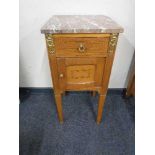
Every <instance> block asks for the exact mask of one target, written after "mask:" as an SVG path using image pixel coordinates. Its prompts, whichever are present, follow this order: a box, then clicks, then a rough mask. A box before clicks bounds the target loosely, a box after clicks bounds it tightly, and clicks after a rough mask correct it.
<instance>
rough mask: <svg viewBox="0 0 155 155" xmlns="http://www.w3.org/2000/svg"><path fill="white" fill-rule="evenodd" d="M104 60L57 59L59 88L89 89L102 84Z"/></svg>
mask: <svg viewBox="0 0 155 155" xmlns="http://www.w3.org/2000/svg"><path fill="white" fill-rule="evenodd" d="M105 59H106V58H57V64H58V73H59V83H60V88H61V89H63V90H67V89H74V88H76V89H77V90H78V89H79V90H80V89H87V88H88V89H89V87H99V86H101V83H102V76H103V72H104V65H105Z"/></svg>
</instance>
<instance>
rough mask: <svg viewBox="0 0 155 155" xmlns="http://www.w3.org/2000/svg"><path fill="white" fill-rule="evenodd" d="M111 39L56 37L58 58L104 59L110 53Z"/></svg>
mask: <svg viewBox="0 0 155 155" xmlns="http://www.w3.org/2000/svg"><path fill="white" fill-rule="evenodd" d="M108 43H109V37H74V36H73V37H65V35H64V37H55V38H54V44H55V51H56V56H57V57H75V56H97V57H104V56H106V54H107V51H108Z"/></svg>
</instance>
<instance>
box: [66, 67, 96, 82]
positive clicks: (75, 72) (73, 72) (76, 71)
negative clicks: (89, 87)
mask: <svg viewBox="0 0 155 155" xmlns="http://www.w3.org/2000/svg"><path fill="white" fill-rule="evenodd" d="M66 76H67V78H66V79H67V83H68V84H83V83H84V84H86V83H93V82H94V80H95V65H73V66H68V67H67V68H66Z"/></svg>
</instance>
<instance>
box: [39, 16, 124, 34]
mask: <svg viewBox="0 0 155 155" xmlns="http://www.w3.org/2000/svg"><path fill="white" fill-rule="evenodd" d="M120 32H123V28H122V27H121V26H120V25H118V24H117V23H116V22H115V21H113V20H112V19H111V18H109V17H107V16H104V15H54V16H52V17H51V18H50V19H49V20H48V21H47V22H46V23H45V25H44V26H43V27H42V28H41V33H52V34H54V33H120Z"/></svg>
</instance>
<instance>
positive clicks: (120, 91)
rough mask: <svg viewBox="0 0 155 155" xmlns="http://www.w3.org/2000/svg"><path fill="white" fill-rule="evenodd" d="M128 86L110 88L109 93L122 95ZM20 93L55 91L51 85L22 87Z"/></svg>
mask: <svg viewBox="0 0 155 155" xmlns="http://www.w3.org/2000/svg"><path fill="white" fill-rule="evenodd" d="M125 90H126V88H109V89H108V92H107V94H113V95H115V94H116V95H122V94H123V93H124V92H125ZM19 93H53V88H50V87H37V88H36V87H20V88H19Z"/></svg>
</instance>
